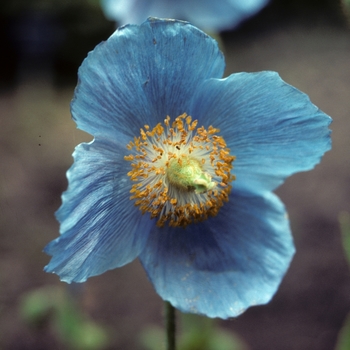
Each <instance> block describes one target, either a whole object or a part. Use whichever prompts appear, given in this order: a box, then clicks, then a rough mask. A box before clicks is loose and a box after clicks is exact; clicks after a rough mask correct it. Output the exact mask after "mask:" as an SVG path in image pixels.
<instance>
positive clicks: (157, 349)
mask: <svg viewBox="0 0 350 350" xmlns="http://www.w3.org/2000/svg"><path fill="white" fill-rule="evenodd" d="M181 328H182V332H181V334H180V336H178V337H177V339H178V340H177V349H178V350H248V348H247V346H246V345H245V344H244V343H243V342H242V341H241V340H240V339H239V338H238V337H237V336H236V335H235V334H232V332H230V333H229V332H227V331H224V330H222V329H219V328H218V327H216V326H215V320H213V319H210V318H207V317H202V316H197V315H191V314H183V315H182V327H181ZM140 340H141V344H142V345H143V347H144V349H147V350H164V349H165V333H164V330H163V329H161V328H160V327H149V328H147V329H145V330H144V331H143V332H142V334H141V339H140Z"/></svg>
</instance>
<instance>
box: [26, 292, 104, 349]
mask: <svg viewBox="0 0 350 350" xmlns="http://www.w3.org/2000/svg"><path fill="white" fill-rule="evenodd" d="M20 313H21V316H22V319H23V320H24V321H25V322H26V323H27V324H28V325H30V326H32V327H34V328H40V327H42V326H43V325H46V324H47V325H49V326H50V327H51V328H52V329H53V331H54V333H55V334H56V335H57V337H58V339H59V340H60V341H61V342H62V343H63V344H65V346H66V347H67V348H68V349H72V350H73V349H74V350H80V349H81V350H98V349H103V348H105V347H106V345H108V342H109V340H108V333H107V331H106V330H105V329H104V328H102V327H101V326H99V325H97V324H96V323H94V322H93V321H92V320H90V319H88V317H87V316H86V315H84V314H83V313H82V312H81V310H80V309H79V308H78V306H77V305H76V304H75V303H74V301H73V299H72V297H71V296H70V295H69V294H68V292H67V290H66V289H64V288H61V287H44V288H41V289H36V290H34V291H31V292H29V293H27V294H26V295H24V296H23V298H22V301H21V305H20Z"/></svg>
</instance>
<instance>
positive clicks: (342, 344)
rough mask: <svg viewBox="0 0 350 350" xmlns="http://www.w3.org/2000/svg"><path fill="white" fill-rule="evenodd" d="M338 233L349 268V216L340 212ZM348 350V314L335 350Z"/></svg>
mask: <svg viewBox="0 0 350 350" xmlns="http://www.w3.org/2000/svg"><path fill="white" fill-rule="evenodd" d="M339 224H340V231H341V235H342V243H343V248H344V252H345V256H346V258H347V261H348V264H349V266H350V214H349V213H348V212H342V213H340V215H339ZM349 349H350V314H348V316H347V319H346V321H345V323H344V325H343V327H342V329H341V331H340V332H339V334H338V341H337V345H336V348H335V350H349Z"/></svg>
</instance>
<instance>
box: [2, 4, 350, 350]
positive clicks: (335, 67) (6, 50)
mask: <svg viewBox="0 0 350 350" xmlns="http://www.w3.org/2000/svg"><path fill="white" fill-rule="evenodd" d="M115 27H116V24H115V23H114V22H111V21H108V20H107V19H106V18H105V17H104V15H103V13H102V10H101V7H100V4H99V1H97V0H95V1H94V0H75V1H68V0H60V1H59V0H51V1H50V0H46V1H45V0H41V1H40V0H37V1H36V0H11V1H10V0H5V1H2V2H1V3H0V43H1V54H0V349H6V350H7V349H14V350H15V349H23V350H26V349H28V350H29V349H36V350H40V349H70V348H72V349H75V348H81V349H89V348H91V349H145V348H146V347H145V345H142V341H141V340H140V339H142V336H141V335H142V334H143V332H144V330H145V328H146V327H149V326H151V325H154V326H161V325H162V301H161V299H160V298H159V297H158V296H157V294H156V293H155V292H154V290H153V287H152V285H151V284H150V283H149V282H148V280H147V277H146V275H145V273H144V271H143V269H142V267H141V265H140V263H139V262H138V261H135V262H133V263H132V264H129V265H128V266H125V267H123V268H120V269H116V270H113V271H109V272H107V273H105V274H103V275H101V276H98V277H94V278H91V279H89V281H88V282H87V283H85V284H84V285H81V286H71V287H69V288H67V285H65V284H64V283H61V282H59V279H58V277H57V276H56V275H49V274H46V273H44V272H43V267H44V266H45V265H46V264H47V263H48V261H49V257H48V256H46V255H45V254H44V253H42V250H43V247H44V246H45V245H46V244H47V243H48V242H49V241H51V240H52V239H54V238H55V237H57V235H58V223H57V222H56V220H55V217H54V212H55V211H56V210H57V209H58V207H59V206H60V203H61V199H60V196H61V193H62V191H64V190H65V189H66V187H67V180H66V176H65V173H66V171H67V169H68V168H69V167H70V165H71V164H72V157H71V154H72V152H73V149H74V147H75V146H76V145H77V144H78V143H80V142H82V141H89V140H91V139H92V137H91V136H90V135H87V134H85V133H83V132H81V131H79V130H77V129H76V128H75V124H74V122H73V121H72V120H71V117H70V110H69V104H70V100H71V98H72V95H73V90H74V87H75V84H76V79H77V69H78V66H79V65H80V64H81V62H82V60H83V59H84V58H85V56H86V55H87V53H88V51H90V50H92V49H93V48H94V47H95V45H97V44H98V43H99V42H100V41H102V40H106V39H107V38H108V37H109V35H110V34H111V33H112V32H113V31H114V29H115ZM221 38H222V42H223V47H224V53H225V56H226V62H227V69H226V75H229V74H231V73H234V72H240V71H247V72H253V71H260V70H274V71H277V72H279V74H280V75H281V77H282V78H283V79H284V80H285V81H287V82H288V83H290V84H292V85H294V86H296V87H297V88H299V89H300V90H302V91H304V92H305V93H307V94H308V95H309V96H310V98H311V100H312V102H313V103H314V104H316V105H317V106H318V107H319V108H320V109H322V110H323V111H324V112H325V113H327V114H329V115H330V116H332V118H333V120H334V121H333V124H332V126H331V127H332V129H333V134H332V137H333V149H332V151H331V152H328V153H327V154H326V155H325V156H324V158H323V161H322V163H321V164H320V165H318V166H317V167H316V168H315V170H313V171H311V172H307V173H300V174H297V175H294V176H292V177H291V178H289V179H288V180H287V181H286V183H285V184H284V185H283V186H281V187H280V188H279V189H278V190H277V193H278V195H279V196H280V197H281V198H282V200H283V201H284V203H285V204H286V206H287V208H288V211H289V215H290V219H291V225H292V229H293V234H294V237H295V244H296V247H297V253H296V255H295V258H294V260H293V262H292V265H291V267H290V269H289V271H288V273H287V275H286V278H285V279H284V280H283V282H282V285H281V288H280V289H279V291H278V292H277V294H276V295H275V297H274V298H273V300H272V302H271V303H269V304H268V305H265V306H258V307H252V308H250V309H249V310H248V311H247V312H245V313H244V314H243V315H241V316H240V317H238V318H236V319H233V320H230V321H217V323H216V325H217V327H219V328H220V329H221V330H224V331H226V332H228V334H232V335H233V334H236V335H238V337H239V338H240V339H241V340H242V341H243V342H244V343H245V344H246V345H245V347H244V348H245V349H251V350H271V349H277V350H279V349H281V350H282V349H283V350H300V349H307V350H329V349H334V348H335V346H336V343H337V337H338V334H339V331H340V329H341V328H342V326H343V324H344V322H345V318H346V316H347V314H348V312H349V311H350V272H349V271H350V270H349V267H348V265H347V261H346V258H345V254H344V252H343V247H342V242H341V234H340V226H339V221H338V217H339V214H340V213H341V212H344V211H347V212H349V211H350V161H349V149H350V137H349V135H350V30H349V25H348V20H347V10H346V3H345V1H344V3H341V2H338V1H336V0H274V1H270V3H269V4H268V5H267V6H266V7H265V8H264V9H263V10H261V11H260V12H259V13H258V14H257V15H256V16H254V17H252V18H250V19H249V20H247V21H245V22H244V23H242V24H241V25H240V26H239V27H237V28H235V29H233V30H230V31H225V32H223V33H221ZM67 295H68V296H67ZM59 310H61V311H59ZM62 310H66V311H65V312H63V311H62ZM67 310H68V311H67ZM65 327H66V328H65ZM77 329H78V330H77ZM74 332H76V333H77V334H78V336H77V335H76V334H73V333H74ZM79 332H80V333H79ZM70 337H71V338H72V339H73V338H74V337H76V338H84V339H88V338H89V337H91V338H94V339H92V340H91V343H89V344H88V343H86V344H80V343H79V341H76V340H74V339H75V338H74V339H73V340H72V341H70V342H69V341H67V339H68V338H70ZM96 339H97V340H96ZM94 341H95V343H96V342H97V343H96V344H97V345H96V344H95V343H94V344H95V345H91V344H93V342H94ZM94 346H95V347H94ZM193 349H194V348H193ZM198 349H201V348H198ZM202 350H203V349H202Z"/></svg>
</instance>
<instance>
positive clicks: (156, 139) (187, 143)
mask: <svg viewBox="0 0 350 350" xmlns="http://www.w3.org/2000/svg"><path fill="white" fill-rule="evenodd" d="M164 125H165V127H164V126H162V124H161V123H159V124H157V125H156V126H155V127H154V128H153V129H152V130H150V128H149V126H148V125H145V126H144V129H141V130H140V136H139V137H135V138H134V141H133V142H130V143H129V144H128V145H127V148H128V149H129V150H133V152H134V153H133V154H131V155H129V156H126V157H125V160H127V161H130V162H131V167H132V169H131V171H129V172H128V176H129V177H130V180H131V181H133V182H135V183H134V184H133V185H132V188H131V191H130V192H131V194H132V196H131V197H130V199H132V200H135V205H136V206H138V207H139V209H140V210H141V211H142V213H146V212H149V213H150V214H151V218H158V221H157V225H158V226H163V225H164V224H165V223H166V222H167V221H168V223H169V225H170V226H182V227H185V226H187V225H189V224H191V223H193V222H198V221H203V220H205V219H207V218H208V217H209V216H215V215H217V213H218V212H219V209H220V208H221V207H222V205H223V204H224V202H226V201H228V195H229V193H230V191H231V185H230V183H231V181H233V180H234V179H235V177H234V176H233V175H231V169H232V162H233V161H234V159H235V157H234V156H231V155H230V150H229V149H228V148H227V147H226V143H225V140H224V139H223V138H222V137H221V136H218V135H217V133H218V132H219V129H215V128H213V127H212V126H209V127H208V130H206V129H205V128H204V127H199V128H197V121H196V120H194V121H192V118H191V117H190V116H187V115H186V114H182V115H180V116H179V117H177V118H176V119H175V120H174V121H173V122H172V123H170V117H167V118H166V119H165V120H164Z"/></svg>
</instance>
